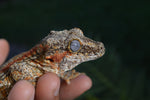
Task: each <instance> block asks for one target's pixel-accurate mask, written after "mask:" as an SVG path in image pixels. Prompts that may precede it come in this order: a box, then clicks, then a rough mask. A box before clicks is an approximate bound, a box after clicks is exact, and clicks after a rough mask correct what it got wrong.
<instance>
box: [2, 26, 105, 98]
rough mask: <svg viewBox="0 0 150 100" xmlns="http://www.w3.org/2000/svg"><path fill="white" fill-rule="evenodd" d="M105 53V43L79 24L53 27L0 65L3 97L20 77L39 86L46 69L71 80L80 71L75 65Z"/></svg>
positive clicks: (5, 96) (68, 81)
mask: <svg viewBox="0 0 150 100" xmlns="http://www.w3.org/2000/svg"><path fill="white" fill-rule="evenodd" d="M104 53H105V48H104V45H103V43H102V42H96V41H94V40H91V39H89V38H87V37H85V36H84V35H83V32H82V31H81V30H80V29H79V28H73V29H70V30H63V31H51V32H50V33H49V34H48V36H46V37H45V38H44V39H42V40H41V41H40V42H39V44H37V45H35V46H34V47H33V48H31V49H30V50H29V51H27V52H24V53H21V54H19V55H17V56H15V57H13V58H12V59H10V60H9V61H8V62H6V63H5V64H3V65H2V66H1V67H0V100H6V99H7V96H8V94H9V91H10V90H11V88H12V87H13V85H14V84H15V83H16V82H17V81H19V80H27V81H29V82H30V83H32V84H33V85H34V86H36V82H37V80H38V78H39V77H40V76H42V75H43V74H44V73H47V72H53V73H55V74H57V75H58V76H59V77H60V78H61V79H63V80H66V82H67V83H68V84H70V79H73V78H75V77H77V76H78V75H79V74H80V73H79V72H76V71H75V70H74V69H73V68H74V67H76V66H77V65H79V64H80V63H82V62H86V61H89V60H95V59H97V58H100V57H101V56H103V55H104Z"/></svg>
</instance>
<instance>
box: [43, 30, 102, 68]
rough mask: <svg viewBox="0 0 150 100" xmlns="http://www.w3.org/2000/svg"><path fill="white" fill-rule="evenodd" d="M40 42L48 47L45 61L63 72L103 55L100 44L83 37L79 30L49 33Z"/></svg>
mask: <svg viewBox="0 0 150 100" xmlns="http://www.w3.org/2000/svg"><path fill="white" fill-rule="evenodd" d="M42 42H43V45H46V46H47V47H48V49H47V51H46V52H45V57H46V59H47V60H49V61H50V63H51V64H53V65H54V66H56V67H59V68H60V69H61V70H63V71H68V70H71V69H73V68H74V67H76V66H77V65H78V64H80V63H82V62H86V61H89V60H95V59H97V58H100V57H101V56H103V55H104V53H105V48H104V45H103V43H102V42H96V41H94V40H92V39H89V38H87V37H85V36H84V35H83V32H82V31H81V30H80V29H79V28H73V29H71V30H63V31H51V33H50V34H49V35H48V36H47V37H45V38H44V39H43V41H42Z"/></svg>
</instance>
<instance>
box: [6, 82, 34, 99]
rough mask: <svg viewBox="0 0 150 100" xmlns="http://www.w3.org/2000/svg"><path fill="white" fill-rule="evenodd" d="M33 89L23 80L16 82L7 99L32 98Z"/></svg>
mask: <svg viewBox="0 0 150 100" xmlns="http://www.w3.org/2000/svg"><path fill="white" fill-rule="evenodd" d="M34 93H35V89H34V87H33V85H32V84H30V83H29V82H27V81H25V80H21V81H19V82H17V83H16V84H15V85H14V87H13V88H12V90H11V91H10V93H9V95H8V100H34Z"/></svg>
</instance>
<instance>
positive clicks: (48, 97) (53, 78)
mask: <svg viewBox="0 0 150 100" xmlns="http://www.w3.org/2000/svg"><path fill="white" fill-rule="evenodd" d="M59 87H60V79H59V77H58V76H57V75H56V74H54V73H46V74H44V75H43V76H42V77H40V78H39V80H38V83H37V87H36V100H56V99H58V93H59Z"/></svg>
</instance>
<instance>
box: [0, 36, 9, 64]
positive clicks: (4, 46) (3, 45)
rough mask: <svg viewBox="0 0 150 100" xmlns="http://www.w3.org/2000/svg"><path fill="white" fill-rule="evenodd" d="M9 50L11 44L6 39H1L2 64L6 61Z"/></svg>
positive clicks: (0, 62) (0, 54)
mask: <svg viewBox="0 0 150 100" xmlns="http://www.w3.org/2000/svg"><path fill="white" fill-rule="evenodd" d="M8 52H9V44H8V42H7V41H6V40H5V39H0V65H1V64H2V63H3V62H4V61H5V59H6V57H7V55H8Z"/></svg>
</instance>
